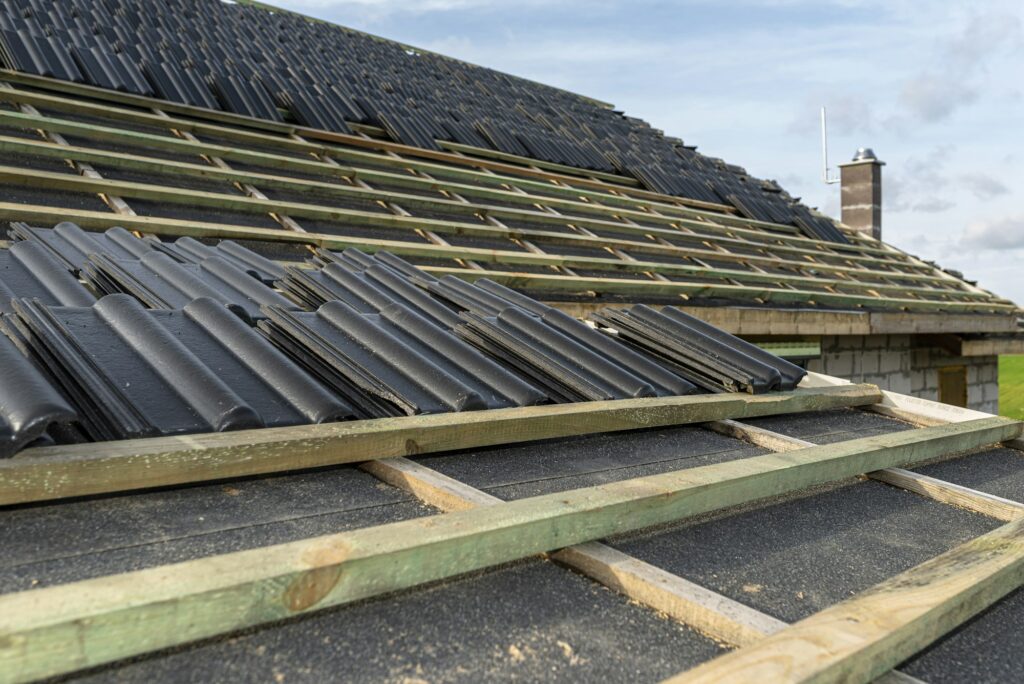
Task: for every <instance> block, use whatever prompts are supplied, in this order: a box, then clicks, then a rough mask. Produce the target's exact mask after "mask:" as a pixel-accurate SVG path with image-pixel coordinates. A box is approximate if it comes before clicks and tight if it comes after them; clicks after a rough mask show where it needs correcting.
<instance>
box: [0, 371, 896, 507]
mask: <svg viewBox="0 0 1024 684" xmlns="http://www.w3.org/2000/svg"><path fill="white" fill-rule="evenodd" d="M879 397H880V395H879V393H878V388H876V387H874V386H871V385H863V386H857V387H843V388H839V389H835V388H829V389H825V390H810V391H804V390H800V391H796V392H780V393H773V394H762V395H758V396H752V395H746V394H716V395H711V396H709V395H696V396H688V397H667V398H659V399H625V400H620V401H596V402H584V403H577V404H557V405H549V406H528V407H523V408H511V409H497V410H492V411H471V412H465V413H444V414H437V415H426V416H412V417H403V418H381V419H375V420H360V421H353V422H348V423H331V424H323V425H304V426H299V427H287V428H264V429H260V430H245V431H239V432H226V433H214V434H205V435H188V436H176V437H156V438H149V439H135V440H123V441H118V442H105V443H98V444H81V445H71V446H52V447H39V448H35V449H29V450H26V451H24V452H22V453H21V455H19V456H18V457H16V458H13V459H6V460H0V505H9V504H17V503H26V502H30V501H45V500H47V499H59V498H66V497H72V496H85V495H89V494H100V493H109V492H118V491H128V490H132V489H144V488H148V487H163V486H167V485H174V484H184V483H188V482H202V481H206V480H217V479H225V478H231V477H245V476H249V475H260V474H264V473H275V472H282V471H287V470H299V469H303V468H316V467H321V466H329V465H337V464H340V463H353V462H359V461H367V460H371V459H378V458H391V457H395V456H411V455H416V454H425V453H433V452H438V451H449V450H453V449H468V448H475V447H484V446H490V445H494V444H514V443H517V442H526V441H531V440H537V439H552V438H556V437H570V436H574V435H589V434H597V433H603V432H617V431H620V430H634V429H638V428H647V427H659V426H667V425H685V424H688V423H700V422H707V421H709V420H717V419H721V418H743V417H752V416H764V415H777V414H780V413H797V412H802V411H814V410H820V409H825V408H838V407H843V406H859V405H863V404H870V403H873V402H875V401H878V399H879Z"/></svg>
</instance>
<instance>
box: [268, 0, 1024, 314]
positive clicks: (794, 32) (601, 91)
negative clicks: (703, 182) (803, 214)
mask: <svg viewBox="0 0 1024 684" xmlns="http://www.w3.org/2000/svg"><path fill="white" fill-rule="evenodd" d="M270 2H271V3H272V4H275V5H277V6H280V7H284V8H288V9H292V10H295V11H298V12H302V13H304V14H307V15H310V16H315V17H318V18H321V19H326V20H328V21H333V22H335V23H338V24H342V25H345V26H350V27H352V28H356V29H360V30H363V31H367V32H369V33H374V34H377V35H381V36H384V37H386V38H391V39H394V40H399V41H401V42H404V43H408V44H410V45H413V46H416V47H420V48H424V49H427V50H432V51H435V52H440V53H442V54H446V55H450V56H452V57H457V58H459V59H463V60H466V61H469V62H473V63H475V64H480V65H482V66H487V67H491V68H494V69H498V70H500V71H505V72H508V73H512V74H516V75H518V76H523V77H526V78H530V79H533V80H536V81H540V82H542V83H547V84H550V85H554V86H558V87H561V88H565V89H567V90H571V91H573V92H577V93H581V94H584V95H588V96H590V97H594V98H597V99H599V100H603V101H606V102H610V103H613V104H615V105H616V107H617V108H619V109H622V110H624V111H625V112H626V113H627V114H629V115H631V116H637V117H640V118H643V119H646V120H647V121H648V122H650V123H651V124H652V125H653V126H654V127H655V128H659V129H662V130H664V131H665V132H666V134H668V135H673V136H678V137H680V138H682V139H683V140H684V141H685V142H686V143H687V144H690V145H697V146H698V149H699V150H700V151H701V152H703V153H705V154H709V155H712V156H716V157H722V158H723V159H725V160H727V161H728V162H730V163H732V164H738V165H740V166H743V167H745V168H746V169H747V170H748V171H750V172H751V173H752V174H754V175H756V176H758V177H761V178H772V179H775V180H777V181H778V182H779V183H780V184H781V185H782V186H783V187H784V188H786V189H787V190H788V191H789V192H790V193H791V194H793V195H795V196H799V197H802V198H803V200H804V201H805V202H806V203H807V204H809V205H811V206H814V207H817V208H819V209H820V210H822V211H824V212H825V213H827V214H829V215H831V216H836V217H838V216H839V188H838V185H826V184H825V183H824V182H823V181H822V162H821V131H820V123H819V121H820V114H819V111H820V108H821V107H822V106H825V107H827V110H828V128H829V155H830V160H829V161H830V165H831V166H833V167H834V165H835V164H836V163H841V162H844V161H848V160H850V159H852V157H853V154H854V153H855V151H856V150H857V148H858V147H871V148H872V149H874V151H875V153H876V155H877V156H878V158H879V159H881V160H882V161H884V162H885V163H886V166H885V168H884V169H883V183H884V185H883V211H884V214H883V221H882V226H883V227H882V230H883V239H885V240H886V241H887V242H889V243H891V244H894V245H896V246H897V247H899V248H901V249H903V250H906V251H908V252H910V253H912V254H915V255H917V256H919V257H921V258H923V259H928V260H934V261H937V262H938V263H939V264H941V265H942V266H944V267H946V268H952V269H957V270H960V271H962V272H963V273H964V275H965V276H966V277H967V278H969V279H972V280H978V281H979V284H980V285H981V286H982V287H985V288H986V289H990V290H993V291H994V292H996V293H998V294H1000V295H1002V296H1004V297H1008V298H1010V299H1013V300H1014V301H1016V302H1017V303H1019V304H1022V305H1024V275H1022V271H1024V3H1020V2H1019V1H1017V0H976V1H974V2H933V1H929V0H918V1H916V2H911V1H909V0H888V1H886V0H816V1H814V2H810V1H808V0H740V1H738V2H724V1H716V0H684V1H679V2H659V1H654V0H633V1H632V2H611V1H607V0H513V1H508V0H504V1H502V0H418V1H417V0H270ZM833 173H836V170H835V169H833Z"/></svg>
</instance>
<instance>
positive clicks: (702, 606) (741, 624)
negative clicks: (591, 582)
mask: <svg viewBox="0 0 1024 684" xmlns="http://www.w3.org/2000/svg"><path fill="white" fill-rule="evenodd" d="M362 468H363V470H365V471H367V472H369V473H371V474H373V475H374V476H376V477H378V478H380V479H381V480H383V481H384V482H387V483H388V484H391V485H394V486H395V487H398V488H399V489H403V490H405V491H407V492H410V493H411V494H413V495H414V496H416V497H417V498H418V499H420V500H421V501H424V502H425V503H428V504H430V505H431V506H434V507H436V508H439V509H440V510H442V511H444V512H446V513H450V512H453V511H464V510H469V509H471V508H476V507H477V506H493V505H495V504H500V503H502V500H501V499H499V498H498V497H496V496H491V495H490V494H488V493H486V492H482V491H480V490H479V489H476V488H475V487H471V486H469V485H467V484H465V483H463V482H459V481H458V480H455V479H453V478H451V477H448V476H446V475H443V474H441V473H439V472H437V471H436V470H432V469H430V468H427V467H426V466H422V465H420V464H418V463H415V462H413V461H410V460H408V459H404V458H391V459H388V460H386V461H371V462H369V463H366V464H364V465H363V466H362ZM551 558H553V559H554V560H556V561H558V562H559V563H562V564H564V565H567V566H569V567H571V568H573V569H575V570H577V571H579V572H581V573H583V574H585V575H587V576H588V577H591V578H592V579H595V580H597V581H598V582H600V583H601V584H604V585H605V586H607V587H609V588H610V589H614V590H615V591H618V592H620V593H622V594H624V595H626V596H628V597H629V598H631V599H633V600H634V601H637V602H638V603H642V604H643V605H645V606H647V607H648V608H651V609H653V610H656V611H658V612H659V613H664V614H665V615H668V616H669V617H671V618H673V619H675V620H679V621H680V622H683V623H684V624H687V625H689V626H690V627H692V628H694V629H696V630H698V631H700V632H703V633H704V634H707V635H709V636H711V637H712V638H714V639H717V640H719V641H724V642H726V643H730V644H735V645H744V644H748V643H752V642H754V641H756V640H758V639H761V638H763V637H764V636H765V635H767V634H771V633H772V632H776V631H778V630H780V629H783V628H784V627H785V626H786V623H785V622H782V621H781V620H776V619H775V618H772V617H770V616H768V615H765V614H764V613H760V612H758V611H756V610H754V609H753V608H750V607H748V606H745V605H743V604H742V603H739V602H737V601H733V600H732V599H730V598H728V597H726V596H722V595H721V594H716V593H715V592H713V591H711V590H709V589H705V588H704V587H701V586H699V585H697V584H694V583H693V582H690V581H688V580H685V579H683V578H682V577H678V576H676V575H673V574H671V573H668V572H665V571H664V570H661V569H660V568H656V567H655V566H653V565H651V564H649V563H645V562H643V561H641V560H639V559H637V558H633V557H631V556H628V555H626V554H624V553H622V552H621V551H617V550H615V549H613V548H611V547H609V546H606V545H604V544H601V543H600V542H587V543H585V544H579V545H577V546H571V547H569V548H566V549H562V550H560V551H556V552H554V553H553V554H551Z"/></svg>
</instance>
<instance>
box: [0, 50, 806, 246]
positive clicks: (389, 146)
mask: <svg viewBox="0 0 1024 684" xmlns="http://www.w3.org/2000/svg"><path fill="white" fill-rule="evenodd" d="M0 78H2V79H3V80H5V81H9V82H13V83H28V84H30V85H34V86H37V87H42V88H45V89H49V90H53V91H56V92H61V93H71V94H74V95H77V96H83V95H84V96H86V97H90V98H95V99H100V100H108V101H114V102H117V103H119V104H128V105H131V106H133V107H137V108H141V109H147V110H148V109H152V108H154V107H156V108H159V109H162V110H164V111H167V112H172V113H175V114H184V115H186V116H189V117H195V118H196V119H199V120H200V121H193V122H190V123H191V125H192V126H194V127H195V128H190V129H189V130H196V131H199V132H202V131H205V130H212V131H213V132H214V133H215V134H216V131H217V130H218V129H220V128H222V127H220V126H214V125H207V124H203V123H202V120H203V119H205V120H207V121H217V122H219V123H225V124H228V125H231V126H241V127H244V128H248V129H255V130H253V131H245V132H247V133H248V132H253V133H256V132H257V131H272V132H275V133H279V134H284V135H289V134H298V135H302V136H305V137H308V138H312V139H315V140H321V141H324V142H331V143H335V144H343V145H349V146H353V147H361V148H370V149H374V150H378V151H383V152H394V153H398V154H402V155H405V156H406V157H418V158H424V159H431V160H435V161H440V162H443V163H445V164H451V165H455V166H467V167H475V168H481V169H490V170H492V171H499V172H503V173H505V174H510V175H513V176H521V177H523V178H536V179H539V180H544V181H550V180H554V179H561V180H563V181H565V182H567V183H570V184H572V185H574V186H579V187H580V188H588V189H595V190H598V191H600V190H605V189H606V188H615V189H617V190H620V191H622V192H624V193H627V194H628V196H630V197H631V198H635V199H641V200H650V201H655V202H658V203H663V204H665V205H666V206H667V207H669V208H675V209H679V208H685V207H686V206H693V207H695V208H698V209H701V210H710V211H706V212H705V213H711V212H727V213H728V214H733V213H735V211H736V210H735V208H734V207H731V206H729V205H725V204H717V203H714V202H706V201H702V200H693V199H688V198H685V197H676V196H674V195H663V194H661V193H658V192H653V191H650V190H645V189H642V188H639V187H637V186H639V182H638V181H637V180H636V179H635V178H630V177H627V176H619V175H617V174H601V173H600V172H593V171H583V170H581V169H577V168H575V167H571V166H564V165H559V164H552V163H550V162H540V164H543V165H545V166H547V167H548V170H547V171H544V170H540V169H533V168H530V167H531V166H534V165H537V164H538V160H535V159H528V158H525V157H517V156H515V155H509V157H514V159H513V160H512V161H513V163H511V164H508V163H501V162H494V161H491V160H488V159H486V157H490V156H493V154H494V153H493V151H491V150H487V149H483V148H475V147H472V146H469V145H465V146H461V151H466V152H468V153H469V154H474V155H478V156H472V157H467V156H463V155H461V154H453V153H451V152H440V151H437V150H428V149H424V148H419V147H414V146H410V145H405V144H402V143H396V142H390V141H386V140H377V139H373V138H361V137H358V136H353V135H348V134H345V133H337V132H334V131H325V130H320V129H313V128H306V127H302V126H293V125H290V124H283V123H277V122H272V121H267V120H263V119H254V118H252V117H248V116H244V115H240V114H234V113H231V112H224V111H217V110H209V109H205V108H201V107H193V106H190V105H184V104H181V103H177V102H171V101H168V100H160V99H157V98H150V97H144V96H139V95H133V94H130V93H120V92H116V91H111V90H107V89H104V88H96V87H93V86H89V85H83V84H78V83H70V82H67V81H61V80H57V79H47V78H45V77H39V76H35V75H31V74H22V73H19V72H13V71H7V70H0ZM16 92H17V97H19V98H21V99H20V100H17V101H27V102H34V103H37V104H40V105H41V106H46V107H50V108H53V109H57V110H60V111H72V112H75V111H78V112H83V111H88V112H89V113H93V114H94V115H99V116H106V117H108V118H109V117H114V118H118V119H121V120H125V121H134V122H140V123H150V121H149V120H148V119H146V118H145V117H146V114H145V113H142V112H138V111H135V110H131V109H125V108H123V107H110V106H106V105H102V104H99V103H91V102H87V101H82V100H69V99H67V98H62V97H56V96H53V95H46V94H43V93H35V92H30V91H24V90H18V91H16ZM75 107H77V108H78V109H74V108H75ZM228 130H231V129H228ZM265 137H267V139H268V140H270V141H274V140H275V138H273V137H270V136H265ZM481 157H484V158H481ZM406 161H410V160H406ZM414 163H415V162H414ZM583 174H585V175H597V176H599V177H602V178H603V179H602V180H594V179H592V178H586V177H583ZM606 180H607V181H611V182H610V183H609V182H605V181H606ZM680 205H682V207H680ZM737 218H738V217H737ZM740 220H741V221H743V222H744V223H746V224H750V223H757V221H748V220H746V219H740ZM763 223H765V222H763ZM784 228H792V227H791V226H787V227H784Z"/></svg>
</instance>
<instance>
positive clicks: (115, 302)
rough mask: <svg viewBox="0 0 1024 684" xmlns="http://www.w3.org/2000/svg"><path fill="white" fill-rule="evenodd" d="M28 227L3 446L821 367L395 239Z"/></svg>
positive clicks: (9, 307)
mask: <svg viewBox="0 0 1024 684" xmlns="http://www.w3.org/2000/svg"><path fill="white" fill-rule="evenodd" d="M11 237H12V238H14V239H15V240H16V242H15V243H14V245H13V246H12V247H11V248H10V249H6V250H0V297H2V299H0V313H2V316H0V380H3V381H4V384H3V387H2V388H0V455H10V454H11V453H13V452H15V451H17V449H19V448H21V447H22V446H24V445H25V444H28V443H30V442H32V441H36V440H40V439H43V438H48V439H52V440H56V441H59V442H68V441H80V440H109V439H124V438H130V437H142V436H150V435H168V434H181V433H194V432H206V431H218V430H235V429H243V428H256V427H265V426H286V425H299V424H305V423H315V422H323V421H333V420H345V419H352V418H371V417H383V416H397V415H411V414H419V413H437V412H446V411H468V410H479V409H491V408H507V407H515V406H527V405H533V404H541V403H548V402H573V401H588V400H605V399H624V398H631V397H654V396H670V395H681V394H689V393H693V392H697V391H701V390H702V389H703V390H711V391H720V390H745V391H749V392H763V391H769V390H772V389H779V388H784V389H789V388H792V387H793V386H795V384H796V383H797V382H798V381H799V379H800V377H802V373H803V371H801V370H800V369H799V368H796V367H795V366H792V365H791V364H787V363H785V362H782V361H781V360H779V359H776V358H775V357H773V356H771V355H770V354H768V353H766V352H763V351H761V350H760V349H758V348H757V347H754V346H753V345H749V344H747V343H745V342H742V341H741V340H738V339H736V338H734V337H732V336H731V335H726V334H724V333H722V332H721V331H718V330H715V329H714V328H712V327H710V326H707V325H706V324H703V323H701V322H700V321H697V320H696V319H693V320H689V319H688V318H687V317H685V315H683V314H681V313H680V312H678V311H673V310H671V309H665V310H664V311H663V312H661V313H659V312H657V311H654V310H653V309H649V308H647V307H634V308H633V309H631V310H629V311H624V312H618V311H608V312H603V313H602V314H601V315H599V316H597V317H596V319H597V320H598V321H599V322H600V323H601V324H602V325H604V326H605V328H602V329H599V328H597V327H596V326H594V325H590V324H587V323H584V322H582V321H578V320H576V319H574V318H572V317H570V316H567V315H566V314H564V313H562V312H561V311H559V310H557V309H555V308H553V307H550V306H547V305H545V304H543V303H541V302H537V301H535V300H533V299H531V298H529V297H527V296H525V295H523V294H520V293H519V292H516V291H514V290H511V289H509V288H507V287H504V286H502V285H499V284H498V283H495V282H492V281H489V280H486V279H485V280H478V281H476V282H474V283H469V282H466V281H463V280H460V279H458V278H455V277H454V276H445V277H443V278H440V279H438V278H435V277H433V276H431V275H430V274H428V273H426V272H425V271H423V270H421V269H418V268H416V267H415V266H412V265H411V264H409V263H407V262H405V261H403V260H402V259H400V258H398V257H396V256H394V255H392V254H388V253H378V254H376V255H372V256H371V255H368V254H365V253H363V252H360V251H358V250H355V249H349V250H346V251H344V252H342V253H334V252H328V251H325V250H320V251H319V252H318V253H316V255H315V257H314V258H313V259H311V263H310V264H309V267H304V268H300V267H298V266H295V265H292V266H286V267H285V266H281V265H280V264H277V263H275V262H273V261H270V260H268V259H266V258H264V257H262V256H260V255H258V254H255V253H254V252H252V251H250V250H248V249H246V248H245V247H243V246H242V245H239V244H236V243H231V242H229V241H223V242H220V243H218V244H206V243H201V242H199V241H196V240H192V239H190V238H180V239H178V240H177V241H176V242H173V243H166V242H162V241H160V240H158V239H154V238H139V237H137V236H135V235H133V234H131V233H129V232H127V231H125V230H123V229H120V228H112V229H110V230H108V231H106V232H105V233H102V234H98V233H87V232H85V231H82V230H81V229H80V228H79V227H78V226H75V225H73V224H67V223H66V224H61V225H59V226H58V227H57V228H55V229H49V230H48V229H41V228H34V227H30V226H26V225H24V224H18V225H16V226H14V227H13V229H12V231H11ZM76 276H78V277H80V278H81V279H82V280H83V281H84V284H83V283H82V282H80V281H79V279H78V277H76ZM95 295H101V298H100V299H99V300H98V301H97V300H96V298H95ZM103 295H105V296H103ZM611 328H614V329H615V330H614V334H609V333H611V332H613V331H611V330H610V329H611ZM11 388H24V390H23V391H22V390H20V389H18V390H14V391H12V389H11Z"/></svg>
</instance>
